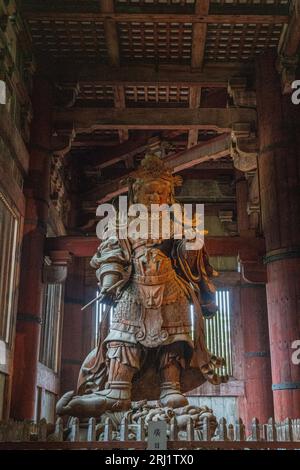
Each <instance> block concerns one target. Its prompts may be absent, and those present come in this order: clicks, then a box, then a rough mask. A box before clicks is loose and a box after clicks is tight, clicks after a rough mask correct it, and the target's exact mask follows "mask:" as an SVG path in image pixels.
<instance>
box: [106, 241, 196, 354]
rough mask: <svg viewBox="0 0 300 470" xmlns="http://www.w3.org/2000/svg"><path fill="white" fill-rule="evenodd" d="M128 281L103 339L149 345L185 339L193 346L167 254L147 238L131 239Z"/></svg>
mask: <svg viewBox="0 0 300 470" xmlns="http://www.w3.org/2000/svg"><path fill="white" fill-rule="evenodd" d="M131 246H132V263H133V272H132V276H131V282H130V283H129V284H128V286H126V287H125V289H124V290H123V291H122V293H121V296H120V297H119V299H117V301H116V306H115V308H114V313H113V317H112V325H111V329H110V333H109V334H108V336H107V338H106V341H112V340H121V341H125V342H129V343H134V344H137V343H139V344H141V345H143V346H145V347H148V348H155V347H158V346H161V345H168V344H171V343H174V342H176V341H185V342H188V343H190V344H191V346H192V337H191V322H190V308H189V301H188V298H187V292H186V290H185V288H184V284H183V283H182V282H181V280H180V279H179V277H178V276H177V274H176V272H175V270H174V268H173V266H172V261H171V259H170V257H169V256H168V255H167V254H165V253H164V252H163V251H162V250H161V249H160V247H159V244H157V241H156V243H154V242H151V241H149V240H137V241H133V240H131Z"/></svg>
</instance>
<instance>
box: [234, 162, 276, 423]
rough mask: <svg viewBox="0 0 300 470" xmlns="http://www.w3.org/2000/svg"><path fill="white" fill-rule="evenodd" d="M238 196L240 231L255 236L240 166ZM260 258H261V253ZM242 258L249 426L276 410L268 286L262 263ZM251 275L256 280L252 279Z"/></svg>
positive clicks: (242, 401) (244, 410) (242, 408)
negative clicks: (267, 295)
mask: <svg viewBox="0 0 300 470" xmlns="http://www.w3.org/2000/svg"><path fill="white" fill-rule="evenodd" d="M236 198H237V220H238V231H239V235H240V236H242V237H249V238H251V237H254V236H255V231H253V230H250V228H249V225H250V224H249V215H248V213H247V203H248V200H249V190H248V182H247V180H246V179H245V177H244V175H243V173H242V172H239V171H237V170H236ZM257 258H258V259H259V255H258V254H257ZM240 262H241V267H242V269H241V271H242V273H241V282H240V286H239V316H240V331H239V335H240V336H241V341H240V344H241V348H240V358H241V363H242V378H243V381H244V396H243V397H240V398H239V413H240V416H241V417H242V418H243V421H244V422H245V423H246V425H247V426H249V425H251V421H252V419H253V418H254V417H256V418H258V419H259V421H260V422H261V423H266V422H267V420H268V419H269V418H270V417H273V414H274V411H273V395H272V378H271V362H270V349H269V328H268V312H267V299H266V286H265V284H264V283H261V279H259V278H261V275H262V273H261V271H260V270H259V269H258V268H259V266H257V265H256V264H255V263H254V264H253V263H249V262H248V263H247V260H244V259H243V255H240ZM261 267H262V268H263V266H261ZM248 277H250V278H251V280H252V282H249V280H248ZM248 431H249V429H248Z"/></svg>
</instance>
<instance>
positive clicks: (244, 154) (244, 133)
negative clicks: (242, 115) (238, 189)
mask: <svg viewBox="0 0 300 470" xmlns="http://www.w3.org/2000/svg"><path fill="white" fill-rule="evenodd" d="M257 154H258V141H257V137H256V134H255V133H254V132H253V130H252V129H251V125H250V124H248V123H236V124H233V126H232V132H231V156H232V159H233V164H234V166H235V168H237V169H238V170H240V171H243V172H246V171H251V170H254V169H255V168H256V167H257Z"/></svg>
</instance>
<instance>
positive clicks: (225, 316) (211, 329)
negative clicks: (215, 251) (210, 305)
mask: <svg viewBox="0 0 300 470" xmlns="http://www.w3.org/2000/svg"><path fill="white" fill-rule="evenodd" d="M216 304H217V306H218V312H217V313H216V315H215V316H214V317H213V318H211V319H207V320H205V336H206V344H207V347H208V349H209V350H210V351H211V352H212V353H214V354H216V355H217V356H222V357H224V359H225V361H226V366H225V367H222V368H221V369H219V372H220V373H222V374H228V375H229V376H231V375H232V343H231V308H230V291H229V290H227V289H218V290H217V292H216Z"/></svg>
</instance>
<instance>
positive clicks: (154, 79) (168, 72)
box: [38, 56, 253, 88]
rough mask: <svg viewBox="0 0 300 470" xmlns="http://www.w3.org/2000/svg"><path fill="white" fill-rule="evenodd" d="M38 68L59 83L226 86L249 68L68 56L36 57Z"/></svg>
mask: <svg viewBox="0 0 300 470" xmlns="http://www.w3.org/2000/svg"><path fill="white" fill-rule="evenodd" d="M38 62H39V69H40V70H41V71H42V72H43V73H44V74H46V75H47V76H49V77H51V78H53V79H54V80H55V81H57V82H59V83H69V82H72V83H73V82H74V81H76V83H79V84H81V85H83V84H88V83H95V84H101V85H111V86H115V85H124V86H127V85H131V86H147V85H151V84H153V85H157V86H159V85H167V84H170V85H174V86H175V85H176V86H201V87H210V88H227V85H228V80H229V79H230V78H231V77H232V76H235V75H236V76H245V75H250V74H251V73H252V72H253V67H251V65H247V64H243V63H232V64H220V63H212V64H206V65H205V66H204V67H203V69H202V70H199V69H194V70H193V69H191V67H189V66H186V65H167V64H165V65H162V64H161V65H160V66H159V67H155V66H153V65H122V67H110V66H108V65H104V64H97V63H93V64H88V63H75V62H74V61H68V60H63V61H60V60H56V61H55V63H51V61H50V59H48V60H47V62H45V59H44V57H43V56H41V57H39V58H38Z"/></svg>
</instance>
